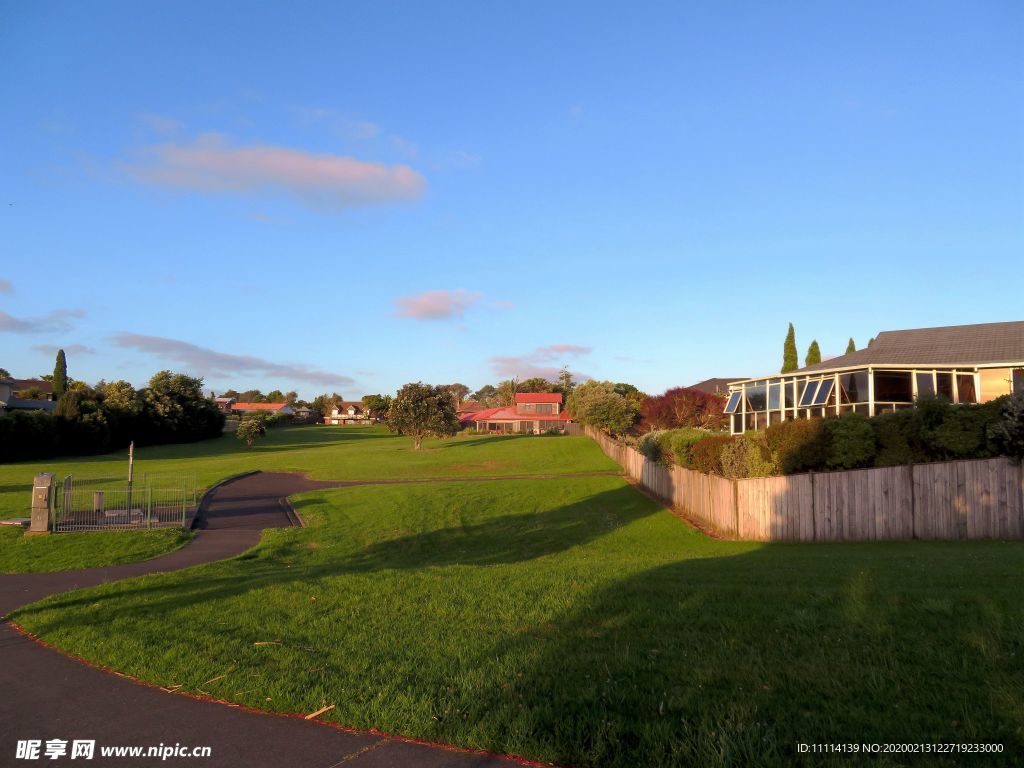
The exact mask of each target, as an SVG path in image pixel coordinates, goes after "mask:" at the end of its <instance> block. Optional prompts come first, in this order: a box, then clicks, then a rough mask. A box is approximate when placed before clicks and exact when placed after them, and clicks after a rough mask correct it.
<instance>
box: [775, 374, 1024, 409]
mask: <svg viewBox="0 0 1024 768" xmlns="http://www.w3.org/2000/svg"><path fill="white" fill-rule="evenodd" d="M795 385H796V382H795V381H793V380H792V379H787V380H786V382H785V383H784V384H783V385H782V387H783V389H785V390H786V407H787V408H792V407H793V406H795V405H796V398H795V397H794V395H793V392H794V387H795ZM1021 386H1024V384H1022V385H1021Z"/></svg>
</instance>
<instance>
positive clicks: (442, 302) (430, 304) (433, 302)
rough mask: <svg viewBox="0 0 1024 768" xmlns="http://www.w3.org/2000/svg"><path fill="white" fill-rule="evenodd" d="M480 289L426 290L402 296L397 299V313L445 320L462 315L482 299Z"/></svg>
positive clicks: (421, 318) (426, 318)
mask: <svg viewBox="0 0 1024 768" xmlns="http://www.w3.org/2000/svg"><path fill="white" fill-rule="evenodd" d="M482 298H483V294H482V293H480V292H479V291H466V290H463V289H462V288H458V289H456V290H454V291H424V292H423V293H417V294H416V295H414V296H400V297H398V298H397V299H395V314H396V315H398V316H399V317H412V318H415V319H416V320H445V319H447V318H451V317H462V316H463V315H464V314H465V313H466V310H467V309H469V308H470V307H471V306H472V305H473V304H475V303H476V302H478V301H480V299H482Z"/></svg>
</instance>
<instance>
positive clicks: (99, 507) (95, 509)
mask: <svg viewBox="0 0 1024 768" xmlns="http://www.w3.org/2000/svg"><path fill="white" fill-rule="evenodd" d="M103 512H104V509H103V491H95V492H94V493H93V495H92V513H93V515H95V519H96V520H99V519H100V518H101V517H103Z"/></svg>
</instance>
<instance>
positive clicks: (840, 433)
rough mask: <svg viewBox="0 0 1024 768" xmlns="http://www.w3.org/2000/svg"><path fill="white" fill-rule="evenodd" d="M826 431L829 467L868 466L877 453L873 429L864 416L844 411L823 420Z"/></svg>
mask: <svg viewBox="0 0 1024 768" xmlns="http://www.w3.org/2000/svg"><path fill="white" fill-rule="evenodd" d="M825 428H826V430H827V432H828V454H827V457H826V462H825V463H826V465H827V466H828V468H829V469H856V468H857V467H869V466H871V464H872V462H873V461H874V460H875V455H876V454H877V453H878V445H877V443H876V442H875V431H874V430H873V429H872V428H871V422H870V421H869V420H868V419H867V417H866V416H861V415H860V414H859V413H853V412H850V413H844V414H843V415H842V416H840V417H839V418H838V419H829V420H828V421H827V422H825Z"/></svg>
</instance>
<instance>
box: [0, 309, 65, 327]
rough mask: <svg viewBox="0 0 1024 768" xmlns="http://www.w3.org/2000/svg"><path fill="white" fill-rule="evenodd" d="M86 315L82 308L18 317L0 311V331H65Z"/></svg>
mask: <svg viewBox="0 0 1024 768" xmlns="http://www.w3.org/2000/svg"><path fill="white" fill-rule="evenodd" d="M83 317H85V311H84V310H81V309H55V310H53V311H51V312H47V313H46V314H45V315H42V316H41V317H25V318H18V317H14V315H10V314H8V313H6V312H2V311H0V333H47V332H55V333H64V332H67V331H69V330H71V328H72V326H73V324H74V323H73V322H72V321H74V320H79V319H81V318H83Z"/></svg>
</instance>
